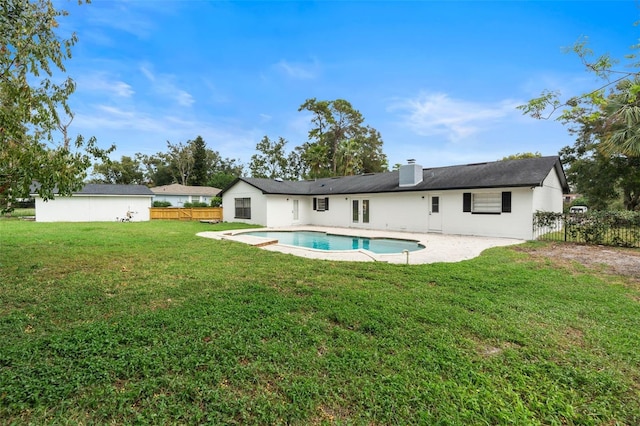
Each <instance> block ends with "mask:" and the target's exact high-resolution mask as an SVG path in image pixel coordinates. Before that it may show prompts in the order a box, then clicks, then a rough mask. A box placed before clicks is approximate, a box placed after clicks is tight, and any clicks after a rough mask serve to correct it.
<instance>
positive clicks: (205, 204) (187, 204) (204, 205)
mask: <svg viewBox="0 0 640 426" xmlns="http://www.w3.org/2000/svg"><path fill="white" fill-rule="evenodd" d="M182 207H186V208H189V207H209V206H208V205H207V203H203V202H201V201H194V202H193V203H184V204H183V206H182Z"/></svg>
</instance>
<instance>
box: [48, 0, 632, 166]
mask: <svg viewBox="0 0 640 426" xmlns="http://www.w3.org/2000/svg"><path fill="white" fill-rule="evenodd" d="M60 5H61V6H63V7H64V8H66V9H67V10H69V12H70V16H69V17H67V18H65V19H64V20H62V21H61V27H60V28H61V30H62V31H75V32H76V33H77V35H78V37H79V42H78V44H77V45H76V46H75V47H74V50H73V58H72V59H71V60H69V61H68V62H67V71H68V73H69V75H70V76H71V77H72V78H74V80H76V83H77V90H76V93H74V95H73V96H72V99H71V106H72V108H73V110H74V112H75V114H76V117H75V119H74V121H73V123H72V126H71V131H72V133H81V134H83V135H85V136H92V135H93V136H96V137H97V138H98V141H99V144H100V145H101V146H105V147H106V146H108V145H110V144H112V143H115V144H116V145H117V150H116V152H115V153H114V155H113V157H114V158H115V159H119V158H120V157H121V156H123V155H129V156H133V155H134V154H135V153H137V152H140V153H143V154H149V155H150V154H155V153H157V152H164V151H166V148H167V145H166V143H167V141H170V142H172V143H178V142H186V141H187V140H190V139H194V138H195V137H196V136H198V135H200V136H202V137H203V138H204V140H205V141H206V142H207V146H208V147H209V148H211V149H214V150H216V151H218V152H219V153H220V154H221V155H222V156H223V157H228V158H235V159H238V160H240V162H241V163H243V164H248V163H249V161H250V159H251V155H252V154H254V153H255V146H256V144H257V143H258V142H259V141H260V139H261V138H262V137H263V136H265V135H267V136H269V138H271V139H277V138H278V137H280V136H282V137H284V138H285V139H287V140H288V141H289V143H288V145H287V147H288V149H289V150H292V149H293V148H294V147H296V146H298V145H300V144H302V143H303V142H305V141H306V138H307V132H308V130H309V128H310V125H311V122H310V115H309V114H308V113H306V112H298V107H299V106H300V105H301V104H302V103H303V102H304V101H305V100H306V99H307V98H312V97H315V98H317V99H320V100H333V99H338V98H342V99H346V100H348V101H349V102H351V103H352V105H353V106H354V107H355V108H356V109H358V110H359V111H360V112H361V113H362V114H363V116H364V117H365V123H366V124H368V125H370V126H372V127H374V128H376V129H377V130H378V131H380V133H381V134H382V138H383V140H384V147H383V150H384V152H385V153H386V154H387V156H388V159H389V164H390V166H391V165H393V164H395V163H404V162H405V161H406V160H407V159H408V158H415V159H416V160H417V162H418V163H419V164H422V165H423V166H425V167H427V166H429V167H432V166H443V165H453V164H464V163H473V162H481V161H493V160H498V159H500V158H502V157H504V156H506V155H510V154H515V153H519V152H535V151H538V152H541V153H542V154H543V155H556V154H557V153H558V151H559V150H560V149H561V148H562V147H563V146H566V145H571V144H572V143H573V139H572V138H571V136H570V135H569V134H568V133H567V130H566V128H564V127H563V126H562V125H561V124H559V123H557V122H555V121H538V120H534V119H532V118H529V117H525V116H522V114H521V113H520V111H519V110H516V108H515V107H516V106H517V105H520V104H522V103H524V102H526V101H527V100H528V99H530V98H532V97H535V96H537V95H539V94H540V92H541V91H542V90H543V89H551V90H559V91H561V92H562V93H564V94H567V95H575V94H579V93H582V92H583V91H585V90H587V89H589V88H593V87H595V84H596V80H595V78H594V77H593V76H592V75H590V74H588V73H586V72H585V71H584V69H583V67H582V65H581V63H580V61H579V60H578V58H577V57H576V56H575V55H570V54H566V53H564V52H563V47H566V46H570V45H572V44H573V43H574V42H575V41H577V40H578V39H580V38H581V37H584V36H587V37H589V40H590V46H591V47H592V48H593V50H594V51H595V52H597V53H604V52H610V53H611V54H612V55H613V56H615V57H619V58H622V57H623V56H624V55H626V54H627V53H629V46H631V45H632V44H635V43H638V39H639V29H638V27H636V26H634V25H633V24H634V22H635V21H637V20H638V19H639V18H640V9H639V7H640V6H639V5H638V3H637V2H635V1H631V0H629V1H604V2H597V1H555V2H554V1H541V2H527V1H495V2H485V1H469V2H461V1H449V2H440V1H411V2H396V1H394V2H385V1H353V2H351V1H317V2H310V1H309V2H308V1H304V2H294V1H278V2H276V1H261V2H246V1H242V2H222V1H204V0H183V1H172V0H158V1H152V0H147V1H135V0H132V1H119V0H93V2H92V3H91V4H90V5H83V6H79V7H78V6H76V5H75V2H66V1H65V2H62V3H60Z"/></svg>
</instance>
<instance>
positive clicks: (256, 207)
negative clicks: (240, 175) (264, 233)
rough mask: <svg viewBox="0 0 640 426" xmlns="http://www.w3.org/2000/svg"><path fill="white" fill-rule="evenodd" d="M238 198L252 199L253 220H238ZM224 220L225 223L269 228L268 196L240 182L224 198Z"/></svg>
mask: <svg viewBox="0 0 640 426" xmlns="http://www.w3.org/2000/svg"><path fill="white" fill-rule="evenodd" d="M236 198H251V219H238V218H236V217H235V215H236V203H235V199H236ZM222 219H223V220H224V221H225V222H241V223H251V224H256V225H264V226H269V225H268V224H267V196H266V195H264V194H263V193H262V191H260V190H259V189H257V188H256V187H254V186H251V185H249V184H247V183H246V182H242V181H238V182H237V183H236V184H235V185H233V187H232V188H230V189H229V190H228V191H227V192H225V193H224V194H223V196H222Z"/></svg>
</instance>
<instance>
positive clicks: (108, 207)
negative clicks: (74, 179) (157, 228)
mask: <svg viewBox="0 0 640 426" xmlns="http://www.w3.org/2000/svg"><path fill="white" fill-rule="evenodd" d="M151 199H152V197H151V196H137V197H136V196H116V195H73V196H71V197H57V198H55V199H53V200H49V201H43V200H42V198H40V197H36V222H113V221H115V220H116V218H123V217H125V216H126V214H127V212H128V211H131V212H133V215H132V217H131V221H132V222H141V221H148V220H149V207H151Z"/></svg>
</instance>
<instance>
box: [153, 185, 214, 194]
mask: <svg viewBox="0 0 640 426" xmlns="http://www.w3.org/2000/svg"><path fill="white" fill-rule="evenodd" d="M150 189H151V191H153V193H154V194H156V195H160V194H163V195H202V196H205V197H215V196H216V195H218V194H219V193H220V189H219V188H215V187H213V186H189V185H181V184H179V183H172V184H171V185H162V186H155V187H153V188H150Z"/></svg>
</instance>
